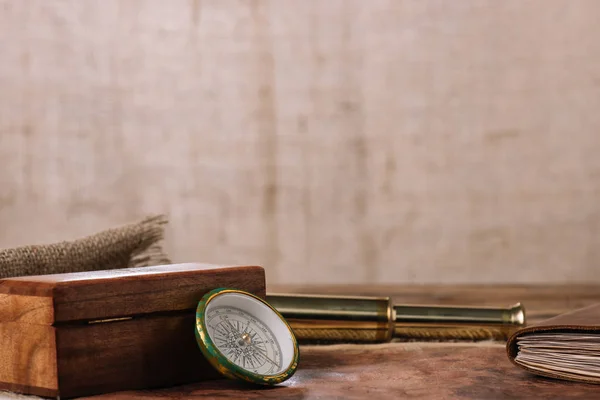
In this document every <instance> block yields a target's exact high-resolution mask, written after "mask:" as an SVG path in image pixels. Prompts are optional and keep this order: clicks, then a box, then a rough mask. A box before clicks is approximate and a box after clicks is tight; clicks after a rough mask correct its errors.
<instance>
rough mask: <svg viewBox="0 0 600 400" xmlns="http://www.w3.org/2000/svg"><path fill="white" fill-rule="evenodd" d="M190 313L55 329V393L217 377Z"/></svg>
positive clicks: (88, 392)
mask: <svg viewBox="0 0 600 400" xmlns="http://www.w3.org/2000/svg"><path fill="white" fill-rule="evenodd" d="M194 328H195V315H194V314H190V313H186V314H179V315H176V316H154V317H144V318H139V319H131V320H128V321H116V322H107V323H98V324H91V325H81V326H61V327H60V328H58V330H57V340H58V360H59V361H58V369H59V386H60V395H61V397H76V396H86V395H94V394H101V393H109V392H115V391H121V390H132V389H149V388H159V387H168V386H173V385H179V384H184V383H189V382H197V381H201V380H208V379H215V378H218V377H219V376H218V373H217V372H216V371H215V370H214V368H213V367H212V366H211V365H210V364H209V363H208V361H207V360H206V359H205V358H204V356H203V355H202V353H201V351H200V349H199V348H198V345H197V344H196V338H195V335H194Z"/></svg>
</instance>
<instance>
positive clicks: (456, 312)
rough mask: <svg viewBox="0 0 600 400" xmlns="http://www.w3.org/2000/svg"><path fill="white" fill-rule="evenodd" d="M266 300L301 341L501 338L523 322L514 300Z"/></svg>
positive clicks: (275, 295)
mask: <svg viewBox="0 0 600 400" xmlns="http://www.w3.org/2000/svg"><path fill="white" fill-rule="evenodd" d="M267 301H268V302H269V304H271V305H272V306H273V307H274V308H275V309H276V310H277V311H278V312H279V313H280V314H281V315H282V316H283V317H284V318H285V319H286V320H287V321H288V323H289V324H290V326H291V327H292V330H293V331H294V334H295V335H296V338H297V339H298V340H299V341H301V342H363V343H364V342H369V343H376V342H389V341H391V340H393V339H404V340H407V339H413V340H414V339H419V340H467V339H468V340H485V339H488V340H489V339H494V340H506V339H507V338H508V337H509V336H510V335H511V334H512V332H514V331H515V330H516V329H518V328H520V327H522V326H523V325H524V324H525V309H524V308H523V306H522V305H521V304H520V303H517V304H515V305H513V306H511V307H508V308H492V307H462V306H456V307H455V306H439V305H432V306H429V305H400V304H397V305H394V304H393V303H392V300H391V299H390V298H389V297H354V296H323V295H298V294H278V293H268V294H267Z"/></svg>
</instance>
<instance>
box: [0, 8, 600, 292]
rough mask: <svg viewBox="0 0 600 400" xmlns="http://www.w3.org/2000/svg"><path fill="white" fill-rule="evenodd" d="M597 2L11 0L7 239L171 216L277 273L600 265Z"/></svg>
mask: <svg viewBox="0 0 600 400" xmlns="http://www.w3.org/2000/svg"><path fill="white" fill-rule="evenodd" d="M599 13H600V2H598V1H596V0H580V1H572V2H568V1H565V0H531V1H527V2H523V1H520V0H507V1H494V0H483V1H479V0H465V1H460V2H455V1H440V0H372V1H364V0H346V1H341V0H332V1H319V0H307V1H294V0H271V1H270V0H257V1H250V0H241V1H238V0H202V1H201V0H174V1H169V2H165V1H161V0H90V1H85V2H81V1H77V0H59V1H52V2H47V1H43V0H27V1H18V2H15V1H10V0H0V47H1V48H2V51H1V52H0V87H1V88H2V90H0V160H2V168H0V226H1V227H2V228H1V229H0V246H3V247H7V246H16V245H19V244H29V243H34V242H35V243H45V242H51V241H58V240H62V239H69V238H75V237H79V236H82V235H85V234H88V233H92V232H96V231H98V230H101V229H105V228H109V227H112V226H114V225H116V224H121V223H126V222H130V221H132V220H134V219H137V218H139V217H142V216H144V215H146V214H148V213H155V212H165V213H168V214H169V216H170V219H171V224H170V226H169V230H168V240H167V248H168V250H169V251H170V254H171V255H172V257H173V260H174V261H176V262H185V261H190V260H196V259H202V260H207V261H210V262H217V263H231V264H246V263H252V264H258V265H265V266H266V267H267V274H268V275H267V276H268V279H269V281H270V282H272V283H277V282H279V283H311V282H322V283H335V282H341V283H385V282H446V283H457V282H489V283H495V282H523V283H527V282H528V283H533V282H537V281H544V282H563V281H569V282H576V281H595V282H597V281H599V280H600V274H598V273H597V269H598V268H597V265H598V263H599V262H600V250H599V249H600V234H599V229H600V213H599V208H598V204H599V200H600V195H599V193H600V158H599V157H598V156H597V155H598V153H599V152H600V136H598V134H597V132H598V131H599V130H600V114H599V113H598V112H597V110H598V109H599V108H600V90H599V85H600V41H598V40H597V37H598V36H599V35H600V25H599V24H598V23H597V18H596V16H597V15H598V14H599ZM557 21H560V23H557Z"/></svg>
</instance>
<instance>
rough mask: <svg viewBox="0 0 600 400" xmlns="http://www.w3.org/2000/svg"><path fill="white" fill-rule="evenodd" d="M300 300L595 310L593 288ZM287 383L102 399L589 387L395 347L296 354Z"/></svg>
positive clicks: (447, 290)
mask: <svg viewBox="0 0 600 400" xmlns="http://www.w3.org/2000/svg"><path fill="white" fill-rule="evenodd" d="M272 289H273V290H277V291H294V292H299V293H324V294H326V293H330V294H359V293H362V294H365V295H386V294H387V295H392V296H393V297H394V298H395V299H396V300H398V301H403V302H410V303H413V304H415V303H423V304H434V303H440V302H441V303H447V304H472V305H482V304H488V305H503V304H509V303H511V302H514V301H515V300H520V301H522V302H523V303H524V304H525V306H526V307H528V310H529V315H530V316H531V318H530V319H529V322H531V323H533V322H536V321H539V320H540V319H545V318H549V317H552V316H555V315H557V314H559V313H562V312H565V311H569V310H573V309H575V308H580V307H585V306H587V305H590V304H594V303H599V302H600V286H598V285H587V286H581V285H579V286H575V285H572V286H569V285H556V286H543V285H537V286H536V285H528V286H488V287H485V286H484V287H482V286H464V285H463V286H461V285H457V286H442V285H422V286H409V285H406V286H401V285H400V286H392V285H373V286H354V287H349V288H345V289H344V288H342V287H335V286H334V287H329V286H321V287H309V286H305V287H298V286H296V287H293V288H292V287H289V286H274V287H272ZM300 352H301V355H300V364H299V367H298V371H297V372H296V374H295V375H294V377H293V378H292V379H291V380H290V381H288V382H286V383H284V384H282V385H281V386H280V387H276V388H270V389H259V388H255V387H249V386H245V385H242V384H239V383H237V382H233V381H229V380H219V381H213V382H204V383H199V384H192V385H184V386H179V387H173V388H168V389H161V390H142V391H130V392H121V393H109V394H105V395H101V396H95V397H91V398H90V400H91V399H94V400H96V399H97V400H109V399H111V400H121V399H123V400H124V399H130V398H136V399H146V400H153V399H156V400H159V399H201V398H219V399H281V400H287V399H293V400H298V399H303V400H311V399H365V398H377V399H381V400H384V399H386V400H387V399H399V398H406V399H477V400H479V399H492V398H493V399H515V398H536V399H556V398H561V399H576V398H581V399H588V398H595V397H597V393H598V387H597V386H596V385H587V384H577V383H572V382H565V381H558V380H551V379H545V378H541V377H537V376H534V375H531V374H528V373H526V372H525V371H523V370H521V369H520V368H517V367H515V366H514V365H512V364H511V363H510V361H509V360H508V357H507V355H506V349H505V344H504V343H498V342H492V341H485V342H479V343H466V342H458V343H419V342H411V343H407V342H395V343H390V344H382V345H334V346H301V348H300Z"/></svg>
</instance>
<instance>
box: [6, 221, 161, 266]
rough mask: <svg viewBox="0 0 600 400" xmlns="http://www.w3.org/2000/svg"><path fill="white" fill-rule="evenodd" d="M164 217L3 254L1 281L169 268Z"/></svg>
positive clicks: (18, 248)
mask: <svg viewBox="0 0 600 400" xmlns="http://www.w3.org/2000/svg"><path fill="white" fill-rule="evenodd" d="M167 222H168V221H167V218H166V216H164V215H154V216H150V217H147V218H145V219H144V220H142V221H139V222H137V223H132V224H129V225H124V226H120V227H116V228H113V229H109V230H106V231H103V232H99V233H96V234H94V235H91V236H87V237H84V238H81V239H78V240H73V241H65V242H60V243H54V244H47V245H32V246H23V247H17V248H13V249H4V250H0V278H8V277H13V276H28V275H47V274H61V273H66V272H83V271H97V270H107V269H116V268H128V267H146V266H151V265H161V264H170V263H171V262H170V260H169V258H168V257H167V255H166V254H165V252H164V251H163V248H162V245H161V241H162V240H163V238H164V226H165V225H166V224H167Z"/></svg>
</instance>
